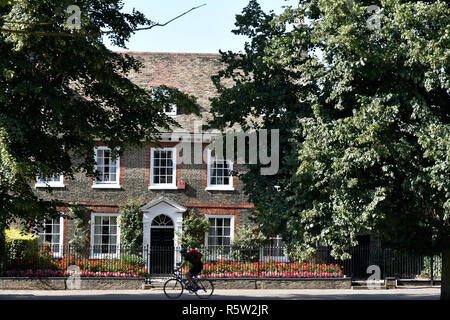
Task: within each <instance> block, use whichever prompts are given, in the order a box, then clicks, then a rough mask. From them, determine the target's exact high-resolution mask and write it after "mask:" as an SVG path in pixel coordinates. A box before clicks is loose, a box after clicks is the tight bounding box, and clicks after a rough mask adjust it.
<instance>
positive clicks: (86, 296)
mask: <svg viewBox="0 0 450 320" xmlns="http://www.w3.org/2000/svg"><path fill="white" fill-rule="evenodd" d="M439 295H440V288H431V287H429V288H407V289H403V288H402V289H395V290H326V289H321V290H319V289H317V290H316V289H309V290H298V289H297V290H296V289H293V290H289V289H282V290H273V289H271V290H262V289H260V290H219V289H217V290H215V291H214V294H213V296H212V297H211V298H210V300H439ZM189 299H194V300H199V299H198V298H197V297H196V296H195V295H194V294H189V293H183V295H182V297H180V300H189ZM0 300H168V299H167V298H166V297H165V295H164V293H163V292H162V290H161V289H158V290H95V291H93V290H89V291H86V290H61V291H58V290H39V291H38V290H0Z"/></svg>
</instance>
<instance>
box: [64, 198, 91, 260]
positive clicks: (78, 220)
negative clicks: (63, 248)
mask: <svg viewBox="0 0 450 320" xmlns="http://www.w3.org/2000/svg"><path fill="white" fill-rule="evenodd" d="M69 219H70V220H72V221H73V224H74V228H73V234H72V237H71V239H70V240H69V245H70V246H71V248H73V251H74V252H75V253H76V254H77V255H79V256H81V257H88V256H89V255H90V252H89V251H90V250H89V229H88V228H89V220H88V212H87V210H86V208H85V207H84V206H82V205H80V204H78V203H75V204H73V205H72V206H71V208H70V211H69Z"/></svg>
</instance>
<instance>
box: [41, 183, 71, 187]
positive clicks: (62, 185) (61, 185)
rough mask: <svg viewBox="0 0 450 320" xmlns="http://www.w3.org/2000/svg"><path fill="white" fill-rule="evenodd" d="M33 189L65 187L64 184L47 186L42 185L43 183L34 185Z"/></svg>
mask: <svg viewBox="0 0 450 320" xmlns="http://www.w3.org/2000/svg"><path fill="white" fill-rule="evenodd" d="M34 187H35V188H65V187H66V186H65V185H64V183H49V184H44V183H39V184H38V183H36V184H35V185H34Z"/></svg>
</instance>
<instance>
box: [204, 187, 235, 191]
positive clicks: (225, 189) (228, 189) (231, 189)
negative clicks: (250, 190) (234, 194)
mask: <svg viewBox="0 0 450 320" xmlns="http://www.w3.org/2000/svg"><path fill="white" fill-rule="evenodd" d="M205 190H206V191H234V188H233V187H225V186H224V187H206V188H205Z"/></svg>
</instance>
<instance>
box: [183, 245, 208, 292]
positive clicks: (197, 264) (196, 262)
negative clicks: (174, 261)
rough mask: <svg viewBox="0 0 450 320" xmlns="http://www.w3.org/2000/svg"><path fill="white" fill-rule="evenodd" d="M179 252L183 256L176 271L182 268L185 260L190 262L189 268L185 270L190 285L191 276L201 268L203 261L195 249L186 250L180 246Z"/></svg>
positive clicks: (195, 274) (196, 273)
mask: <svg viewBox="0 0 450 320" xmlns="http://www.w3.org/2000/svg"><path fill="white" fill-rule="evenodd" d="M180 254H181V256H182V257H183V259H184V261H183V263H182V264H181V266H180V267H179V268H177V271H178V270H181V269H183V267H184V265H185V264H186V263H187V262H189V263H190V264H191V268H190V269H189V271H188V272H186V278H187V280H188V283H189V285H190V286H191V287H192V283H193V282H192V280H193V277H195V276H197V275H198V274H199V273H200V272H201V271H202V270H203V262H202V261H201V260H200V259H201V254H200V253H199V252H198V251H197V250H195V249H192V250H190V251H189V252H188V251H187V249H186V248H182V249H181V250H180Z"/></svg>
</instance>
